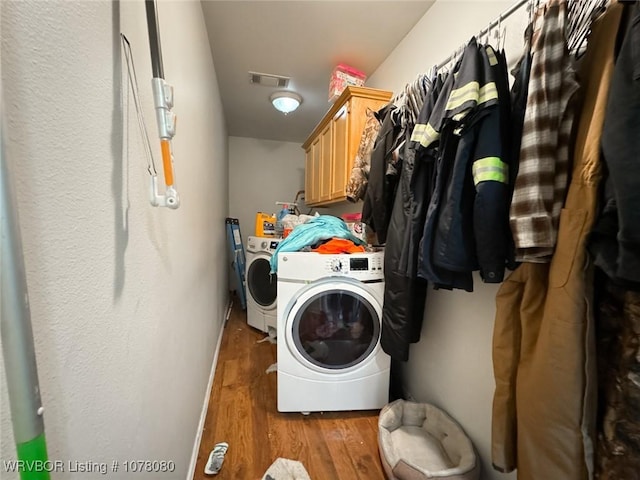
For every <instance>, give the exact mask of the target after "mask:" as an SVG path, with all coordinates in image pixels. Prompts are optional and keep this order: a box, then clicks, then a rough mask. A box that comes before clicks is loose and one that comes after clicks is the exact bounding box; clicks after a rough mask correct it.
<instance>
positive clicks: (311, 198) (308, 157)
mask: <svg viewBox="0 0 640 480" xmlns="http://www.w3.org/2000/svg"><path fill="white" fill-rule="evenodd" d="M314 177H317V173H316V172H315V168H314V165H313V145H311V146H310V147H309V148H308V149H307V151H306V152H304V198H305V200H304V201H305V203H306V204H307V205H311V204H312V203H314V202H316V201H317V198H315V195H314V193H315V191H314V188H313V187H314V184H313V181H314Z"/></svg>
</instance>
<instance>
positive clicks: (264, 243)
mask: <svg viewBox="0 0 640 480" xmlns="http://www.w3.org/2000/svg"><path fill="white" fill-rule="evenodd" d="M281 241H282V239H280V238H273V237H255V236H250V237H249V238H248V239H247V249H246V274H245V278H246V282H247V323H248V324H249V325H250V326H252V327H254V328H257V329H258V330H261V331H263V332H269V330H273V331H274V332H275V330H276V305H277V291H278V285H277V276H276V275H275V274H271V273H270V271H271V264H270V260H271V256H272V255H273V252H274V251H275V250H276V248H278V244H279V243H280V242H281Z"/></svg>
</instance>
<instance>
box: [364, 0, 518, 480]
mask: <svg viewBox="0 0 640 480" xmlns="http://www.w3.org/2000/svg"><path fill="white" fill-rule="evenodd" d="M513 3H514V0H502V1H486V0H466V1H462V0H439V1H437V2H436V3H435V4H434V5H433V7H431V9H430V10H429V11H428V12H427V13H426V14H425V16H424V17H423V18H422V19H421V20H420V21H419V22H418V23H417V24H416V26H415V27H414V28H413V30H412V31H411V32H410V33H409V34H408V35H407V36H406V37H405V38H404V40H403V41H402V42H401V43H400V44H399V45H398V46H397V47H396V48H395V49H394V51H393V53H392V54H391V55H390V56H389V57H388V58H387V59H386V60H385V62H384V63H383V64H382V65H381V66H380V67H379V68H378V69H377V70H376V72H374V74H373V75H372V76H371V77H369V80H368V81H367V84H368V85H370V86H372V87H377V88H385V89H391V90H394V91H400V90H401V89H402V88H403V87H404V85H405V84H406V83H408V82H412V81H413V80H414V79H415V78H416V76H417V75H418V74H419V73H424V72H427V71H428V70H429V68H430V67H431V66H433V65H435V64H438V63H440V62H441V61H443V60H444V59H446V58H447V57H448V56H449V54H451V53H452V52H453V51H455V50H456V49H457V48H458V47H459V46H460V45H462V44H463V43H465V42H466V41H467V40H469V38H471V36H472V35H475V34H477V33H478V32H479V31H480V30H482V29H484V28H486V27H487V25H488V24H489V22H490V21H492V20H495V19H497V18H498V16H499V15H500V13H502V12H503V11H505V10H506V9H507V8H509V6H511V5H513ZM525 12H526V11H525V9H521V10H519V11H518V12H517V13H516V14H514V15H513V16H512V17H510V18H509V19H508V20H506V21H505V22H503V26H506V28H507V37H506V44H505V51H506V53H507V58H508V60H509V63H510V64H511V65H512V64H513V63H514V61H515V60H517V58H518V57H519V56H520V55H521V53H522V50H523V43H522V38H523V32H524V28H525V27H526V22H527V15H526V13H525ZM492 38H493V37H492ZM493 44H494V45H495V42H493ZM474 282H475V292H474V293H466V292H460V291H454V292H449V291H444V290H437V291H434V290H430V291H429V292H428V295H427V303H426V309H425V315H424V325H423V329H422V336H421V341H420V343H418V344H416V345H414V346H412V348H411V353H410V358H409V362H408V363H407V364H406V368H405V372H406V377H405V383H406V387H407V390H408V391H409V393H410V394H411V395H412V396H413V397H414V398H415V399H416V400H418V401H428V402H432V403H434V404H436V405H438V406H439V407H441V408H444V409H445V410H447V411H448V412H449V413H450V414H451V415H453V417H454V418H456V419H457V420H458V421H459V422H460V423H461V425H462V426H463V427H464V428H465V430H466V432H467V433H468V434H469V436H470V437H471V439H472V441H473V442H474V444H475V446H476V447H477V449H478V451H479V453H480V456H481V460H482V464H483V473H482V478H483V479H486V480H493V479H496V480H497V479H506V478H515V475H504V474H501V473H498V472H495V471H493V469H492V468H491V450H490V448H491V406H492V402H493V390H494V386H495V383H494V378H493V366H492V365H493V364H492V360H491V342H492V334H493V322H494V317H495V295H496V292H497V290H498V288H497V286H496V285H486V284H482V283H481V280H480V278H479V276H477V275H476V276H475V277H474Z"/></svg>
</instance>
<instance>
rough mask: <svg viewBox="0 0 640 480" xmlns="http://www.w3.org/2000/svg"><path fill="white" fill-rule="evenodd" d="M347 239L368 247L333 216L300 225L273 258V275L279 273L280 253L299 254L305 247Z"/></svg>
mask: <svg viewBox="0 0 640 480" xmlns="http://www.w3.org/2000/svg"><path fill="white" fill-rule="evenodd" d="M332 238H345V239H347V240H351V241H352V242H353V243H355V244H356V245H366V242H365V241H363V240H361V239H360V238H358V237H356V236H355V235H354V234H353V233H351V230H349V227H348V226H347V224H346V223H345V221H344V220H342V219H341V218H338V217H334V216H333V215H319V216H317V217H314V218H312V219H311V220H309V221H308V222H307V223H303V224H302V225H298V226H297V227H296V228H294V229H293V230H292V231H291V233H290V234H289V236H288V237H287V238H285V239H284V240H282V241H281V242H280V244H279V245H278V248H276V251H275V252H273V255H272V256H271V261H270V263H271V273H276V272H277V271H278V253H280V252H299V251H300V250H302V249H303V248H304V247H309V246H312V245H316V244H317V243H318V242H321V241H322V240H330V239H332Z"/></svg>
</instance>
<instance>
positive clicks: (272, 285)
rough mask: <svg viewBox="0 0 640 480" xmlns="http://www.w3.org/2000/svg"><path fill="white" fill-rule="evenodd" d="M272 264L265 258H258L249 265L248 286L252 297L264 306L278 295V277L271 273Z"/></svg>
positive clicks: (269, 303) (271, 302) (270, 303)
mask: <svg viewBox="0 0 640 480" xmlns="http://www.w3.org/2000/svg"><path fill="white" fill-rule="evenodd" d="M270 271H271V265H270V264H269V261H268V260H266V259H264V258H257V259H255V260H254V261H252V262H251V265H249V271H248V272H247V286H248V287H249V292H250V293H251V297H252V298H253V299H254V300H255V301H256V302H257V303H258V305H261V306H263V307H268V306H269V305H272V304H273V302H275V301H276V297H277V296H278V278H277V276H276V274H275V273H274V274H273V275H272V274H271V273H270Z"/></svg>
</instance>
